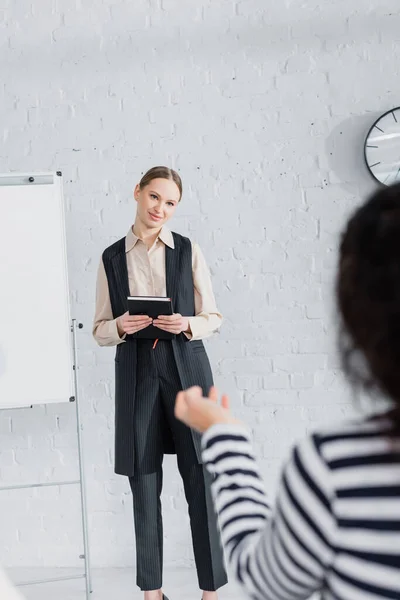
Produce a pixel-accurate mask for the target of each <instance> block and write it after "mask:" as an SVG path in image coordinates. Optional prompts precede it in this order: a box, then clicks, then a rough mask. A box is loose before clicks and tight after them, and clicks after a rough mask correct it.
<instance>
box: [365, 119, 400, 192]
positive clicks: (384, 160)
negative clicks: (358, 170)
mask: <svg viewBox="0 0 400 600" xmlns="http://www.w3.org/2000/svg"><path fill="white" fill-rule="evenodd" d="M365 161H366V163H367V166H368V169H369V170H370V172H371V173H372V175H373V176H374V177H375V179H377V180H378V181H379V182H380V183H383V184H384V185H392V184H393V183H400V107H399V108H394V109H393V110H390V111H388V112H387V113H385V114H384V115H382V116H381V117H380V118H379V119H378V120H377V121H376V122H375V123H374V124H373V126H372V127H371V129H370V131H369V133H368V135H367V139H366V140H365Z"/></svg>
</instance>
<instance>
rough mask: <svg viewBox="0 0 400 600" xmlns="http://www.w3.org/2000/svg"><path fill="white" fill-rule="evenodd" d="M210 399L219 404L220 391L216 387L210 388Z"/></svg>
mask: <svg viewBox="0 0 400 600" xmlns="http://www.w3.org/2000/svg"><path fill="white" fill-rule="evenodd" d="M208 397H209V399H210V400H211V401H212V402H215V404H216V403H217V402H218V390H217V388H216V387H215V386H212V388H210V391H209V394H208Z"/></svg>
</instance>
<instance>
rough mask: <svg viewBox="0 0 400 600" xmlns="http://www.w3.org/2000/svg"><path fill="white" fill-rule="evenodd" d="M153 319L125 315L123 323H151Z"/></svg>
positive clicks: (143, 316)
mask: <svg viewBox="0 0 400 600" xmlns="http://www.w3.org/2000/svg"><path fill="white" fill-rule="evenodd" d="M152 320H153V319H152V318H151V317H148V316H147V315H127V316H126V317H125V321H126V322H127V323H141V322H144V321H152Z"/></svg>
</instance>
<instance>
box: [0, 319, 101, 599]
mask: <svg viewBox="0 0 400 600" xmlns="http://www.w3.org/2000/svg"><path fill="white" fill-rule="evenodd" d="M82 327H83V325H82V324H81V323H79V325H77V323H76V320H75V319H73V320H72V323H71V333H72V338H73V352H74V367H73V368H74V388H75V397H73V398H70V401H71V402H73V401H75V409H76V425H77V433H78V456H79V473H80V476H79V480H73V481H53V482H49V483H33V484H20V485H11V486H4V487H0V492H1V491H2V490H17V489H31V488H41V487H51V486H61V485H76V484H79V487H80V490H81V512H82V532H83V547H84V554H83V555H82V556H81V557H80V558H83V559H84V560H85V574H84V575H83V574H81V575H70V576H66V577H51V578H48V579H41V580H34V581H24V582H21V583H19V584H17V586H26V585H35V584H39V583H52V582H55V581H69V580H72V579H85V581H86V600H90V594H91V592H92V582H91V573H90V556H89V541H88V524H87V509H86V482H85V472H84V466H83V454H82V433H81V432H82V424H81V413H80V406H79V385H78V349H77V340H76V330H77V328H78V329H82Z"/></svg>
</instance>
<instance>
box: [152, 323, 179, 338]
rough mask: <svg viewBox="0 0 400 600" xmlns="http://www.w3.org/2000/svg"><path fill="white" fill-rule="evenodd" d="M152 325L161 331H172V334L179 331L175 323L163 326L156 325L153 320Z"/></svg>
mask: <svg viewBox="0 0 400 600" xmlns="http://www.w3.org/2000/svg"><path fill="white" fill-rule="evenodd" d="M153 325H154V327H157V329H162V331H167V332H168V333H174V334H176V335H177V334H178V333H180V332H181V329H180V328H179V327H176V325H174V326H166V325H165V326H164V325H162V326H161V325H156V323H154V322H153Z"/></svg>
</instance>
